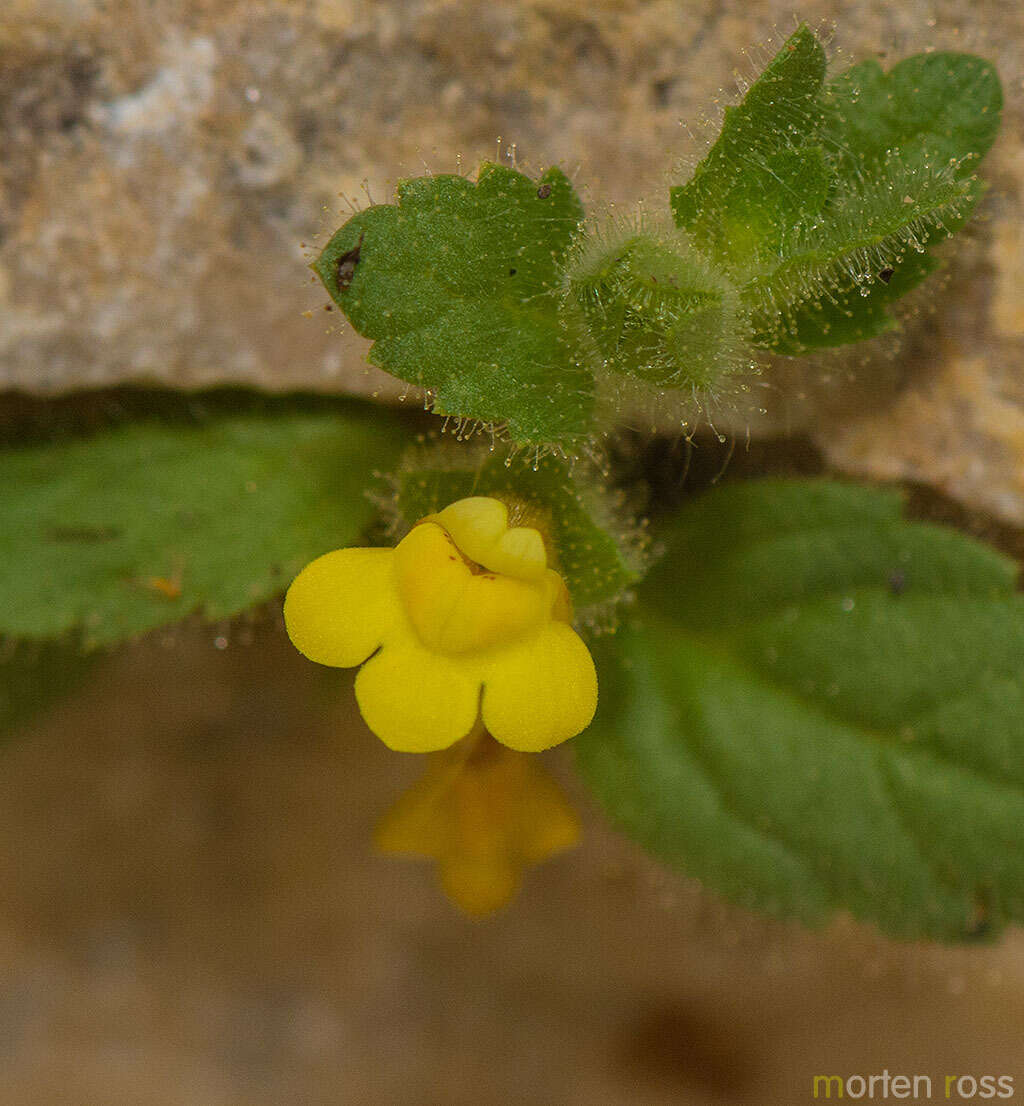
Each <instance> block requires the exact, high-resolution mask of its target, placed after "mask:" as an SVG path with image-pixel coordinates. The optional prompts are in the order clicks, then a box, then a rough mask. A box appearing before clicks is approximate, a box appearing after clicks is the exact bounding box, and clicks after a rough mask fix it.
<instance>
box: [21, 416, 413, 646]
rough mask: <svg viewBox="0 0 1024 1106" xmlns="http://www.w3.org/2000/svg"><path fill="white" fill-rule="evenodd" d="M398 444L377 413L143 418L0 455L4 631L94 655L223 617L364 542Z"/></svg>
mask: <svg viewBox="0 0 1024 1106" xmlns="http://www.w3.org/2000/svg"><path fill="white" fill-rule="evenodd" d="M399 440H400V438H399V435H398V433H397V432H396V429H395V427H394V425H393V424H392V423H391V422H390V420H389V419H388V418H387V417H386V416H385V415H383V414H382V413H381V412H380V411H379V409H376V408H373V407H370V406H369V405H355V404H353V405H351V406H350V407H348V408H345V409H343V410H340V411H336V412H333V413H330V414H319V415H317V414H292V415H284V414H282V415H279V416H277V417H266V416H258V415H237V416H218V417H214V418H211V419H209V421H207V422H205V423H201V424H199V425H170V424H161V423H155V422H144V423H138V424H135V425H130V426H127V427H124V428H121V429H117V430H112V431H108V432H104V433H101V434H98V435H96V436H95V437H91V438H86V439H84V440H72V441H67V442H62V443H61V442H58V443H51V444H44V445H34V446H31V447H28V448H22V449H9V450H6V451H4V452H3V453H0V516H2V517H3V519H4V526H3V528H2V529H0V574H2V578H3V595H2V599H0V633H4V634H8V635H10V636H12V637H24V638H55V637H59V636H61V635H63V634H65V633H66V632H68V631H69V630H79V631H80V632H81V634H82V636H83V639H84V642H85V644H86V645H88V646H92V645H97V644H103V643H107V642H113V641H117V640H118V639H121V638H124V637H128V636H130V635H133V634H137V633H140V632H142V631H145V630H149V629H151V628H153V627H155V626H160V625H162V624H164V623H168V622H173V621H176V620H177V619H180V618H182V617H184V616H185V615H187V614H189V613H191V612H194V611H198V612H201V613H202V614H204V615H205V616H207V617H209V618H224V617H228V616H230V615H234V614H236V613H238V612H239V611H242V610H244V609H246V608H248V607H252V606H254V605H256V604H258V603H261V602H263V601H265V600H266V599H268V598H270V597H271V596H272V595H274V594H275V593H276V592H279V591H281V590H283V589H284V588H285V586H286V585H287V584H288V583H289V581H290V580H291V578H292V576H293V575H294V574H295V573H296V572H297V571H298V570H299V569H301V568H302V567H303V565H304V564H305V563H306V562H307V561H309V560H311V559H312V558H313V557H315V556H317V555H318V554H320V553H324V552H326V551H327V550H329V549H334V548H337V547H338V546H343V545H345V544H347V543H350V542H352V541H353V540H354V539H355V538H357V537H358V535H359V534H360V532H361V531H362V530H363V528H364V527H365V526H366V525H367V523H368V522H369V521H370V519H371V518H372V517H373V514H374V511H373V508H372V506H371V505H370V503H369V502H368V500H367V499H366V497H365V490H366V488H367V485H368V484H369V483H370V482H371V480H372V477H373V474H374V472H375V470H377V469H382V468H387V467H389V466H390V465H391V464H392V462H393V459H394V457H395V456H396V454H397V450H398V444H399Z"/></svg>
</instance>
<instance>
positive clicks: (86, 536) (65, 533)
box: [46, 526, 121, 545]
mask: <svg viewBox="0 0 1024 1106" xmlns="http://www.w3.org/2000/svg"><path fill="white" fill-rule="evenodd" d="M120 535H121V531H120V530H119V529H118V528H117V527H116V526H52V527H50V529H49V530H48V531H47V535H46V536H47V537H48V538H49V539H50V541H60V542H74V543H79V544H86V545H87V544H92V543H93V542H100V541H113V540H114V538H117V537H120Z"/></svg>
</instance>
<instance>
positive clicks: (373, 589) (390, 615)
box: [284, 549, 401, 668]
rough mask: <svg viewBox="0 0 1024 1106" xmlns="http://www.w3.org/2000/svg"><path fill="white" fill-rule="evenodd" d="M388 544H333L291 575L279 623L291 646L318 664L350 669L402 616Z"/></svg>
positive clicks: (378, 642) (393, 553)
mask: <svg viewBox="0 0 1024 1106" xmlns="http://www.w3.org/2000/svg"><path fill="white" fill-rule="evenodd" d="M394 555H395V551H394V550H393V549H336V550H335V551H334V552H333V553H325V554H324V555H323V556H322V557H317V559H316V560H315V561H312V562H311V563H310V564H308V565H306V567H305V568H304V569H303V570H302V571H301V572H300V573H299V574H298V576H296V577H295V579H294V581H293V582H292V586H291V587H290V588H289V589H288V594H287V595H286V596H285V599H284V622H285V626H286V627H287V629H288V636H289V637H290V638H291V639H292V642H293V644H294V645H295V648H296V649H298V650H299V652H300V653H303V654H305V656H307V657H309V659H310V660H311V661H316V662H317V663H318V664H329V665H333V666H334V667H336V668H350V667H352V666H353V665H356V664H361V663H362V662H363V661H364V660H366V658H367V657H368V656H369V655H370V654H371V653H372V652H373V651H374V650H375V649H377V648H378V647H379V646H380V644H381V642H382V641H383V640H384V635H385V634H386V632H387V631H388V630H389V629H390V628H391V627H392V626H393V625H394V624H395V622H396V620H397V619H399V618H401V604H400V600H399V598H398V588H397V586H396V584H395V574H394V564H393V562H394Z"/></svg>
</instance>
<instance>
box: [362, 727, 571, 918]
mask: <svg viewBox="0 0 1024 1106" xmlns="http://www.w3.org/2000/svg"><path fill="white" fill-rule="evenodd" d="M579 836H580V826H579V820H578V818H577V817H576V814H575V812H574V811H573V809H572V807H571V806H570V805H569V803H568V801H567V800H566V798H565V796H564V795H563V794H562V791H561V789H560V788H559V787H558V785H557V784H556V783H555V781H554V780H553V779H551V777H550V776H548V775H547V773H546V772H544V771H543V769H542V768H540V767H539V766H538V764H537V762H536V761H535V760H534V759H533V758H531V757H527V756H524V755H523V754H521V753H515V752H512V751H511V750H509V749H505V748H503V747H502V746H500V745H497V744H496V743H495V742H494V741H492V740H491V738H490V737H489V736H488V735H487V734H486V733H484V732H482V731H480V730H477V731H476V732H475V733H474V734H472V735H470V736H469V737H468V738H466V740H465V741H461V742H459V744H458V745H456V746H454V747H453V748H451V749H446V750H445V751H444V752H442V753H437V754H435V755H434V757H433V759H432V762H431V764H430V766H429V767H428V769H427V771H426V774H425V775H424V776H423V778H422V779H421V780H420V781H419V782H418V783H416V784H414V785H413V786H412V788H411V789H410V790H409V791H407V792H406V793H405V794H404V795H403V796H402V797H401V798H400V799H399V800H398V802H397V803H396V804H395V805H394V806H393V807H392V808H391V810H390V811H388V813H387V814H386V815H385V816H384V818H383V819H382V820H381V822H380V824H379V825H378V826H377V831H376V834H375V841H376V845H377V847H378V848H379V849H380V850H381V851H382V852H387V853H398V854H403V855H407V856H418V857H424V858H426V859H429V860H434V861H436V862H437V866H438V875H439V877H440V880H441V885H442V887H443V888H444V890H445V893H446V894H447V895H448V897H449V898H450V899H452V901H453V902H455V903H456V904H457V905H458V906H459V907H461V909H462V910H464V911H465V912H466V913H467V914H471V915H474V916H476V917H483V916H485V915H487V914H491V913H493V912H494V911H495V910H498V909H500V908H501V907H502V906H504V905H505V904H506V903H507V902H508V901H509V900H510V899H511V898H512V897H513V896H514V895H515V893H516V892H517V891H518V889H519V887H520V884H521V883H522V878H523V873H524V871H525V869H526V868H528V867H530V866H532V865H534V864H539V863H541V862H542V861H544V860H547V859H548V858H549V857H552V856H555V855H557V854H558V853H560V852H564V851H565V850H566V849H570V848H572V847H573V846H574V845H575V844H576V843H577V842H578V840H579Z"/></svg>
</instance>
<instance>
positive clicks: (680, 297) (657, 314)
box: [566, 230, 743, 390]
mask: <svg viewBox="0 0 1024 1106" xmlns="http://www.w3.org/2000/svg"><path fill="white" fill-rule="evenodd" d="M566 290H567V296H566V301H567V304H568V305H570V307H571V308H573V309H575V310H576V311H578V312H579V316H580V319H581V322H582V325H583V328H584V330H585V331H586V332H587V334H588V336H589V338H590V339H592V340H593V341H594V342H595V343H596V344H597V347H598V349H599V351H600V354H601V359H602V365H601V368H602V370H604V371H608V372H611V373H615V374H617V375H620V376H626V377H630V376H632V377H634V378H636V379H637V380H639V381H643V382H644V383H646V384H650V385H653V386H655V387H657V388H683V389H685V388H698V389H705V390H712V389H714V388H715V387H717V386H719V385H720V384H721V381H722V379H723V378H724V377H725V376H728V375H729V374H730V373H732V372H733V371H734V370H735V369H736V368H737V362H738V360H739V358H738V354H737V350H738V349H739V348H740V331H741V328H742V326H743V323H742V322H741V321H740V319H739V317H738V313H739V297H738V296H737V294H736V291H735V289H734V288H733V287H732V286H731V285H730V284H729V282H728V281H727V280H725V279H724V278H723V276H722V275H721V274H720V272H717V271H716V270H715V269H714V268H713V267H712V266H710V265H709V264H708V263H707V261H706V260H705V259H704V258H703V257H702V256H701V255H700V254H699V253H698V252H697V251H696V250H695V249H693V248H692V247H691V246H690V245H689V243H688V242H687V240H686V238H685V237H684V236H682V235H680V234H679V233H677V232H676V233H670V234H669V235H667V236H666V235H660V236H656V235H655V234H653V233H650V232H649V231H647V230H644V231H631V232H627V235H626V237H625V238H624V239H623V240H622V241H615V240H611V241H605V240H602V239H599V238H598V239H595V240H593V241H591V242H588V243H586V244H585V245H584V247H583V248H582V249H581V250H580V251H579V253H578V254H577V256H576V258H575V259H574V261H573V263H572V265H571V266H570V268H569V270H568V273H567V276H566Z"/></svg>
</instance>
